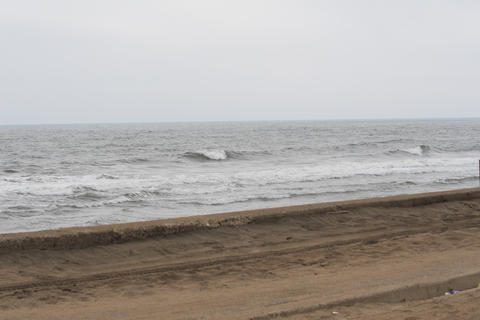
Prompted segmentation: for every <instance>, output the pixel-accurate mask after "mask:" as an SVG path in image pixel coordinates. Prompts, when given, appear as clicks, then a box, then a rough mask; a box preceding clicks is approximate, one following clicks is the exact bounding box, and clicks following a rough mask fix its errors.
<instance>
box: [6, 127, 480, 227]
mask: <svg viewBox="0 0 480 320" xmlns="http://www.w3.org/2000/svg"><path fill="white" fill-rule="evenodd" d="M479 159H480V119H451V120H371V121H291V122H290V121H284V122H283V121H278V122H215V123H158V124H92V125H41V126H0V233H10V232H22V231H33V230H42V229H55V228H60V227H71V226H92V225H99V224H110V223H121V222H131V221H141V220H154V219H164V218H173V217H182V216H192V215H202V214H209V213H217V212H228V211H237V210H248V209H259V208H267V207H277V206H286V205H296V204H305V203H316V202H324V201H336V200H347V199H358V198H366V197H376V196H387V195H397V194H408V193H417V192H430V191H441V190H449V189H457V188H468V187H475V186H478V184H479V182H478V165H479V164H478V160H479Z"/></svg>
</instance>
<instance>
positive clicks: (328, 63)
mask: <svg viewBox="0 0 480 320" xmlns="http://www.w3.org/2000/svg"><path fill="white" fill-rule="evenodd" d="M0 40H1V41H0V123H1V124H15V123H63V122H67V123H76V122H141V121H147V122H156V121H203V120H268V119H270V120H282V119H283V120H298V119H344V118H397V117H401V118H415V117H480V106H479V104H480V62H479V57H480V1H476V0H464V1H462V0H449V1H443V0H431V1H427V0H423V1H422V0H398V1H397V0H391V1H389V0H379V1H369V0H363V1H359V0H351V1H347V0H332V1H321V0H311V1H310V0H291V1H283V0H272V1H269V0H263V1H262V0H241V1H227V0H201V1H200V0H191V1H183V0H173V1H166V0H160V1H153V0H152V1H146V0H132V1H122V0H82V1H71V0H42V1H38V0H11V1H7V0H0Z"/></svg>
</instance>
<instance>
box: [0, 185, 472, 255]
mask: <svg viewBox="0 0 480 320" xmlns="http://www.w3.org/2000/svg"><path fill="white" fill-rule="evenodd" d="M475 198H480V187H476V188H468V189H457V190H449V191H439V192H428V193H418V194H404V195H396V196H388V197H376V198H367V199H359V200H346V201H335V202H323V203H313V204H306V205H294V206H286V207H276V208H265V209H256V210H247V211H233V212H225V213H215V214H206V215H198V216H188V217H180V218H171V219H160V220H151V221H140V222H128V223H120V224H106V225H99V226H86V227H70V228H59V229H51V230H41V231H31V232H18V233H4V234H0V253H6V252H10V251H15V250H26V249H42V250H45V249H73V248H88V247H92V246H98V245H108V244H120V243H126V242H129V241H139V240H146V239H149V238H155V237H165V236H168V235H173V234H179V233H184V232H192V231H199V230H211V229H217V228H221V227H229V226H240V225H246V224H252V223H267V222H269V221H275V220H278V219H280V218H283V217H285V216H295V215H300V216H301V215H312V214H313V215H314V214H328V213H338V211H345V210H351V209H354V208H363V207H385V208H389V207H415V206H422V205H429V204H434V203H441V202H448V201H459V200H470V199H475Z"/></svg>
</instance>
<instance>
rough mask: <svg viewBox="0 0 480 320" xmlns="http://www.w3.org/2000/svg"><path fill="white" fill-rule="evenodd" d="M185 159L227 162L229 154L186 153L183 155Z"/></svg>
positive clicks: (210, 152) (224, 152) (222, 151)
mask: <svg viewBox="0 0 480 320" xmlns="http://www.w3.org/2000/svg"><path fill="white" fill-rule="evenodd" d="M183 156H184V157H185V158H190V159H194V160H203V161H208V160H214V161H221V160H227V158H228V154H227V151H225V150H201V151H196V152H185V153H184V154H183Z"/></svg>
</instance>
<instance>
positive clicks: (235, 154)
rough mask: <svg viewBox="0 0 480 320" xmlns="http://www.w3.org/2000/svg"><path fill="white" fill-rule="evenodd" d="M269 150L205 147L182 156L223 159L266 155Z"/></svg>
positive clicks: (194, 158)
mask: <svg viewBox="0 0 480 320" xmlns="http://www.w3.org/2000/svg"><path fill="white" fill-rule="evenodd" d="M267 155H270V152H269V151H232V150H223V149H204V150H199V151H194V152H185V153H183V154H182V157H184V158H189V159H192V160H198V161H223V160H228V159H247V158H248V157H251V156H260V157H264V156H267Z"/></svg>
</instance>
